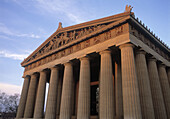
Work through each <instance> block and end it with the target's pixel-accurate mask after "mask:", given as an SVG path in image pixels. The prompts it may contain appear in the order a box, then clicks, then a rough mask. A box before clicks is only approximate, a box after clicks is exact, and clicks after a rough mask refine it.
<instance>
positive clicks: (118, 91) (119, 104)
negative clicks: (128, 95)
mask: <svg viewBox="0 0 170 119" xmlns="http://www.w3.org/2000/svg"><path fill="white" fill-rule="evenodd" d="M115 95H116V117H117V118H118V119H119V118H123V96H122V77H121V65H120V62H119V61H116V62H115Z"/></svg>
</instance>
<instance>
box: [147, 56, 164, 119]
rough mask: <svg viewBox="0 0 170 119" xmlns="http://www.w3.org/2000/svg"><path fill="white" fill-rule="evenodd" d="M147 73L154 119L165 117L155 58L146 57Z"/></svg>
mask: <svg viewBox="0 0 170 119" xmlns="http://www.w3.org/2000/svg"><path fill="white" fill-rule="evenodd" d="M148 74H149V80H150V87H151V93H152V101H153V107H154V112H155V118H156V119H167V116H166V109H165V104H164V99H163V95H162V89H161V85H160V81H159V75H158V70H157V65H156V59H154V58H150V59H148Z"/></svg>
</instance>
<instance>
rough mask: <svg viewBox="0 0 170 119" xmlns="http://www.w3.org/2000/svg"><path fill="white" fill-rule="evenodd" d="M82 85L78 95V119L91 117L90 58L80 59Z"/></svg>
mask: <svg viewBox="0 0 170 119" xmlns="http://www.w3.org/2000/svg"><path fill="white" fill-rule="evenodd" d="M80 61H81V64H80V85H79V97H78V113H77V119H89V117H90V61H89V58H87V57H83V58H81V59H80Z"/></svg>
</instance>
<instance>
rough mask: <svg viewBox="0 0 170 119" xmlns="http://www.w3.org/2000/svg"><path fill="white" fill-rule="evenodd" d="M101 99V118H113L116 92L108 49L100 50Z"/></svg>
mask: <svg viewBox="0 0 170 119" xmlns="http://www.w3.org/2000/svg"><path fill="white" fill-rule="evenodd" d="M100 55H101V67H100V87H99V90H100V94H99V95H100V101H99V103H100V104H99V118H100V119H113V118H114V117H115V115H114V114H115V113H114V99H113V98H114V92H113V75H112V60H111V52H110V51H108V50H105V51H102V52H100Z"/></svg>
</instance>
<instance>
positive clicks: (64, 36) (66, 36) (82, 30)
mask: <svg viewBox="0 0 170 119" xmlns="http://www.w3.org/2000/svg"><path fill="white" fill-rule="evenodd" d="M132 14H133V13H131V12H125V13H121V14H118V15H113V16H110V17H105V18H102V19H98V20H93V21H89V22H85V23H81V24H77V25H73V26H69V27H65V28H62V27H61V26H59V28H58V29H57V31H56V32H54V33H53V34H52V35H51V36H50V37H49V38H48V39H47V40H46V41H45V42H44V43H42V44H41V45H40V46H39V47H38V48H37V49H36V50H35V51H34V52H33V53H32V54H31V55H30V56H28V57H27V58H26V59H25V60H24V61H23V62H22V63H21V65H22V66H26V65H28V64H30V63H32V62H34V61H36V60H39V59H42V58H43V57H46V56H48V55H50V54H53V53H55V52H57V51H61V50H62V49H64V48H67V47H68V46H70V45H73V44H75V43H78V42H81V41H82V40H85V39H87V38H90V37H93V36H95V35H97V34H99V33H101V32H104V31H105V30H108V29H110V28H112V27H114V26H115V25H117V24H120V23H122V22H124V21H125V20H127V19H129V18H130V15H132ZM60 25H61V24H60Z"/></svg>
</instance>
